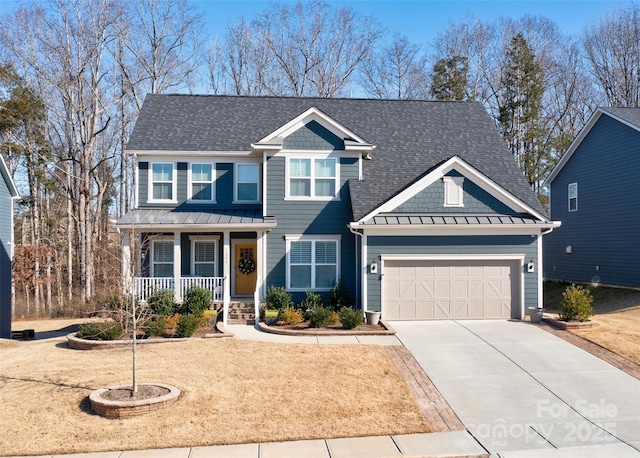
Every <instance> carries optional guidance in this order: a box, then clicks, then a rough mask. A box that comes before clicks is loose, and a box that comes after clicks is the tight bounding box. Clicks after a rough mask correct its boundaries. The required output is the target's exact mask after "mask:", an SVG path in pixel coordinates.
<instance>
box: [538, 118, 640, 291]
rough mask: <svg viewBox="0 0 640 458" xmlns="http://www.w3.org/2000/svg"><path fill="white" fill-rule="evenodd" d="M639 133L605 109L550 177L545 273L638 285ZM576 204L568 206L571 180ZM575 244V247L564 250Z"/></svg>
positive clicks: (600, 281) (639, 220)
mask: <svg viewBox="0 0 640 458" xmlns="http://www.w3.org/2000/svg"><path fill="white" fill-rule="evenodd" d="M639 172H640V133H639V132H637V131H636V130H634V129H632V128H630V127H627V126H625V125H624V124H622V123H620V122H618V121H615V120H613V119H612V118H610V117H609V116H607V115H604V114H603V115H602V116H601V117H600V119H599V120H598V121H597V122H596V123H595V124H594V126H593V127H592V128H591V131H590V132H589V133H588V134H587V135H586V136H585V138H584V139H583V140H582V142H581V143H580V145H579V146H578V148H577V149H576V151H575V152H574V154H573V155H572V156H571V158H570V159H569V161H567V163H566V164H565V166H564V167H563V169H562V170H561V171H560V173H559V174H558V175H557V176H556V178H555V179H554V180H553V182H552V183H551V218H552V219H553V220H560V221H562V226H561V227H559V228H557V229H555V230H554V231H553V232H552V233H551V234H549V235H547V236H545V238H544V244H543V247H544V257H545V260H544V275H545V277H546V278H549V279H555V280H565V281H580V282H594V283H602V284H609V285H620V286H634V287H640V243H639V242H638V234H639V233H640V232H639V230H638V228H639V227H640V209H639V208H638V202H640V187H639V186H638V173H639ZM569 183H577V184H578V210H577V211H575V212H570V211H568V185H569ZM567 246H571V248H572V253H571V254H568V253H566V247H567Z"/></svg>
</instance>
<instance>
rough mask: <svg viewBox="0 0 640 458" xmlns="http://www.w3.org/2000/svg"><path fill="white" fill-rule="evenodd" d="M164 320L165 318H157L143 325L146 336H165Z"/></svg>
mask: <svg viewBox="0 0 640 458" xmlns="http://www.w3.org/2000/svg"><path fill="white" fill-rule="evenodd" d="M164 320H165V319H164V317H155V318H151V319H150V320H147V322H146V323H144V324H143V325H142V330H143V331H144V335H145V336H147V337H162V336H164V333H165V330H166V324H165V321H164Z"/></svg>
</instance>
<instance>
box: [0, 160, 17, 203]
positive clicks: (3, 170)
mask: <svg viewBox="0 0 640 458" xmlns="http://www.w3.org/2000/svg"><path fill="white" fill-rule="evenodd" d="M0 176H2V178H3V179H4V182H5V184H6V186H7V189H8V190H9V194H10V195H11V197H20V194H18V189H17V188H16V185H15V183H14V182H13V179H12V178H11V175H10V174H9V168H8V167H7V164H6V163H5V162H4V158H3V157H2V156H0Z"/></svg>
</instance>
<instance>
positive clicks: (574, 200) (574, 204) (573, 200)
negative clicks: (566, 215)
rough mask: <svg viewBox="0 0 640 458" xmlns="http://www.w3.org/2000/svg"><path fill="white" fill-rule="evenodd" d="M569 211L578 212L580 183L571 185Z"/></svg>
mask: <svg viewBox="0 0 640 458" xmlns="http://www.w3.org/2000/svg"><path fill="white" fill-rule="evenodd" d="M568 191H569V192H568V194H569V211H570V212H575V211H578V183H569V190H568Z"/></svg>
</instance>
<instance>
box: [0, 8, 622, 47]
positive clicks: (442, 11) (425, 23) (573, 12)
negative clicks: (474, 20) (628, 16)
mask: <svg viewBox="0 0 640 458" xmlns="http://www.w3.org/2000/svg"><path fill="white" fill-rule="evenodd" d="M0 1H3V0H0ZM271 3H272V2H268V1H254V0H236V1H227V0H224V1H223V0H196V1H193V4H194V5H195V6H196V7H197V8H198V9H199V10H200V11H202V12H204V13H205V20H206V21H207V26H208V32H209V33H210V34H211V36H213V37H215V36H216V34H217V35H219V36H221V37H222V36H224V34H225V31H226V28H227V25H228V24H229V23H232V22H235V21H237V20H238V18H240V17H244V18H245V19H251V18H252V17H254V15H255V14H256V13H259V12H262V11H263V10H264V9H266V8H267V7H268V6H269V5H270V4H271ZM292 3H295V2H292ZM329 3H331V4H333V5H340V6H344V5H349V6H351V7H352V8H353V9H354V10H355V11H357V12H360V13H363V14H371V15H373V16H374V17H375V18H376V19H377V20H378V21H379V22H380V23H382V25H383V26H384V27H385V28H386V29H387V30H388V32H389V33H390V34H393V33H394V32H398V33H400V34H402V35H405V36H407V38H408V39H409V40H410V41H411V42H413V43H416V44H421V45H425V46H426V45H427V44H429V43H431V42H432V41H433V40H434V38H435V37H436V36H437V35H438V33H439V32H441V31H443V30H444V29H445V28H446V27H447V25H448V24H449V22H450V21H453V20H456V19H465V18H466V17H467V16H468V15H472V16H474V17H478V18H480V19H483V20H486V21H490V22H493V21H495V20H497V19H498V18H499V17H501V16H504V17H511V18H514V19H517V18H520V17H522V16H524V15H531V16H544V17H546V18H548V19H551V20H552V21H554V22H555V23H556V24H558V26H559V28H560V30H561V31H562V32H563V33H564V34H568V35H574V36H577V35H580V34H581V33H582V31H583V30H584V28H585V27H587V26H589V25H591V24H592V23H593V22H594V21H597V20H598V19H599V18H600V17H601V16H603V15H605V14H607V13H608V12H610V11H612V10H615V9H616V8H618V7H620V6H622V5H629V4H630V3H631V2H629V1H620V0H604V1H602V0H598V1H596V0H592V1H584V0H582V1H578V0H573V1H570V0H569V1H567V0H559V1H548V0H537V1H517V0H512V1H480V0H477V1H469V0H466V1H462V0H459V1H458V0H450V1H418V0H400V1H398V0H396V1H383V0H351V1H329Z"/></svg>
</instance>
